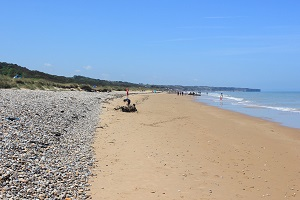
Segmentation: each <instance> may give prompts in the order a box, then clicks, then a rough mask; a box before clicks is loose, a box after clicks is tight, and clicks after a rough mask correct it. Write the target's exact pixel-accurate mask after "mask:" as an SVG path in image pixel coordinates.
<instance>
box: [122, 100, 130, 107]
mask: <svg viewBox="0 0 300 200" xmlns="http://www.w3.org/2000/svg"><path fill="white" fill-rule="evenodd" d="M123 101H124V102H127V106H129V105H130V99H128V98H126V99H124V100H123Z"/></svg>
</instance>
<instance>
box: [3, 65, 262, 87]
mask: <svg viewBox="0 0 300 200" xmlns="http://www.w3.org/2000/svg"><path fill="white" fill-rule="evenodd" d="M16 75H18V77H17V78H14V77H15V76H16ZM0 88H19V89H20V88H26V89H31V90H35V89H39V90H44V89H50V90H85V91H89V92H93V91H99V92H108V91H111V90H116V91H124V90H125V89H126V88H130V90H131V91H133V90H161V91H198V92H201V91H209V92H215V91H239V92H260V89H250V88H236V87H211V86H181V85H148V84H147V85H145V84H135V83H129V82H123V81H106V80H100V79H93V78H88V77H84V76H73V77H64V76H56V75H51V74H47V73H44V72H39V71H35V70H29V69H27V68H25V67H21V66H18V65H16V64H10V63H6V62H0Z"/></svg>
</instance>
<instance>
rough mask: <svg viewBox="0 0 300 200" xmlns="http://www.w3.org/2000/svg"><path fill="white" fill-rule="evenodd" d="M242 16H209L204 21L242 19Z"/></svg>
mask: <svg viewBox="0 0 300 200" xmlns="http://www.w3.org/2000/svg"><path fill="white" fill-rule="evenodd" d="M243 17H244V16H209V17H204V19H236V18H243Z"/></svg>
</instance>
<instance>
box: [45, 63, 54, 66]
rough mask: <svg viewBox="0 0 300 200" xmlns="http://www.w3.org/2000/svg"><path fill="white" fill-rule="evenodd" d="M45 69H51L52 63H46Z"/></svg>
mask: <svg viewBox="0 0 300 200" xmlns="http://www.w3.org/2000/svg"><path fill="white" fill-rule="evenodd" d="M44 66H45V67H51V66H52V65H51V64H50V63H44Z"/></svg>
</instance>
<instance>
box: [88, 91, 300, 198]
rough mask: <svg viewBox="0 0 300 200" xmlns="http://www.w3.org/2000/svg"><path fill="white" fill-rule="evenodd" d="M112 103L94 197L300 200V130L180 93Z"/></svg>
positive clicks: (101, 132) (99, 147) (99, 148)
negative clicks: (127, 109) (131, 107)
mask: <svg viewBox="0 0 300 200" xmlns="http://www.w3.org/2000/svg"><path fill="white" fill-rule="evenodd" d="M130 99H131V100H132V103H136V104H137V108H138V113H123V112H120V111H115V110H114V109H113V108H114V107H116V106H118V105H119V106H122V105H124V103H123V101H122V99H114V100H113V101H111V102H110V103H107V104H104V105H103V106H104V108H103V110H104V113H103V114H102V115H101V122H100V125H99V127H98V129H97V134H96V139H95V144H94V147H95V152H96V160H97V161H96V163H95V168H94V171H93V173H94V174H96V175H97V176H94V177H93V178H92V179H91V180H90V183H91V184H92V186H91V191H90V193H91V195H92V198H93V199H112V200H115V199H188V200H191V199H197V200H199V199H222V200H224V199H249V200H253V199H272V200H273V199H299V198H300V191H299V190H300V130H299V129H292V128H287V127H283V126H280V125H278V124H276V123H272V122H268V121H265V120H262V119H258V118H254V117H249V116H246V115H243V114H239V113H235V112H231V111H226V110H222V109H219V108H215V107H211V106H207V105H204V104H201V103H198V102H194V101H193V97H190V96H177V95H175V94H138V95H134V96H130Z"/></svg>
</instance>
